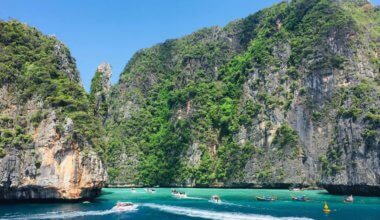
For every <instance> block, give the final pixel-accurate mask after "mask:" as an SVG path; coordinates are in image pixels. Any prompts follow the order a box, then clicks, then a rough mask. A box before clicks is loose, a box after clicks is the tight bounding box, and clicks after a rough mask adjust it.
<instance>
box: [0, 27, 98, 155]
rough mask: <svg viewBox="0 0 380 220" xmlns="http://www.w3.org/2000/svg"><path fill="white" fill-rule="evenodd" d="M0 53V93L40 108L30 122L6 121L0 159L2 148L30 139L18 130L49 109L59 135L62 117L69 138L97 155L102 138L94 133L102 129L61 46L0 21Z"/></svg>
mask: <svg viewBox="0 0 380 220" xmlns="http://www.w3.org/2000/svg"><path fill="white" fill-rule="evenodd" d="M0 51H1V53H0V85H1V88H2V89H7V90H8V91H11V92H12V93H13V94H14V96H15V98H16V100H13V101H14V102H16V103H20V104H22V103H27V102H34V104H36V103H39V104H38V105H39V108H40V109H39V110H38V111H37V112H36V113H35V114H33V115H31V117H30V118H25V117H15V118H13V119H12V118H11V119H10V120H12V123H11V124H9V123H8V125H9V126H6V127H3V126H2V130H1V132H0V138H1V139H0V155H2V154H3V153H1V152H3V150H2V148H5V147H9V148H11V147H17V146H24V145H28V144H29V143H30V142H31V137H29V136H28V135H24V131H23V129H22V128H25V127H27V125H28V124H33V125H38V124H39V122H41V121H42V120H43V119H44V118H45V117H46V115H47V114H48V111H49V109H54V111H55V113H56V114H57V117H58V118H59V122H60V123H61V124H59V125H58V126H57V128H56V129H57V131H59V132H63V131H62V129H63V124H62V123H64V121H65V118H66V117H68V118H71V119H72V120H73V121H74V130H75V136H76V137H74V138H77V139H80V140H84V141H88V142H90V143H92V144H94V146H95V147H96V148H97V150H98V151H99V152H100V151H102V148H103V147H104V146H102V143H103V141H101V138H100V137H101V135H102V133H101V132H99V131H101V130H102V128H101V126H100V124H99V122H98V120H97V119H96V118H95V117H94V114H93V112H92V111H91V106H90V104H89V100H88V97H87V96H88V95H87V94H86V92H85V91H84V89H83V87H82V86H81V82H80V79H79V73H78V71H77V69H76V66H75V60H74V59H73V58H72V57H71V55H70V52H69V50H68V49H67V48H66V47H65V46H64V45H63V44H62V43H61V42H59V41H58V40H57V39H56V38H55V37H52V36H51V37H47V36H45V35H43V34H42V33H41V32H39V31H37V30H36V29H35V28H31V27H29V26H27V25H26V24H23V23H20V22H18V21H15V20H11V21H7V22H5V21H0ZM9 107H10V106H1V107H0V108H3V109H6V108H9ZM0 110H2V109H0ZM19 114H21V113H19ZM4 123H7V121H6V120H5V119H3V118H1V119H0V124H4ZM19 128H20V129H19Z"/></svg>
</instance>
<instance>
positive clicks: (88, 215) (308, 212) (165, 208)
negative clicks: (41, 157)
mask: <svg viewBox="0 0 380 220" xmlns="http://www.w3.org/2000/svg"><path fill="white" fill-rule="evenodd" d="M181 190H183V191H185V192H186V193H187V194H188V196H189V198H187V199H176V198H174V197H173V196H172V195H171V192H170V189H163V188H159V189H157V192H156V193H154V194H149V193H146V192H145V191H144V190H143V189H137V192H136V193H132V192H131V191H130V189H104V190H103V194H102V196H101V197H99V198H98V199H97V200H96V201H94V202H93V203H89V204H85V203H75V204H17V205H15V204H9V205H0V219H59V218H72V219H160V220H163V219H257V220H261V219H331V220H333V219H345V220H347V219H355V220H358V219H380V197H375V198H367V197H355V202H354V204H344V203H343V202H342V200H343V198H344V197H342V196H332V195H328V194H327V193H326V192H325V191H303V192H290V191H288V190H253V189H181ZM212 195H219V196H220V197H221V199H222V201H223V202H222V203H220V204H215V203H212V202H210V201H209V199H210V197H211V196H212ZM262 195H274V196H277V197H278V199H279V200H278V201H275V202H259V201H256V200H255V196H262ZM291 195H306V196H308V197H310V198H311V201H309V202H296V201H291V199H290V196H291ZM117 201H130V202H133V203H136V204H138V207H137V209H136V210H134V211H128V212H115V211H112V210H111V209H112V207H113V206H114V205H115V203H116V202H117ZM325 201H326V202H327V203H328V204H329V206H330V209H331V210H333V211H332V213H331V214H330V215H325V214H323V213H322V207H323V203H324V202H325Z"/></svg>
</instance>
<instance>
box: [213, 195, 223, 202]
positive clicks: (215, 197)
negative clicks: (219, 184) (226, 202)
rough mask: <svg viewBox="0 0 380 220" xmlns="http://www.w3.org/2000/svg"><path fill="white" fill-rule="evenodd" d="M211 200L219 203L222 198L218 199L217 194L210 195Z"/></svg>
mask: <svg viewBox="0 0 380 220" xmlns="http://www.w3.org/2000/svg"><path fill="white" fill-rule="evenodd" d="M211 201H212V202H215V203H221V202H222V200H221V199H220V197H219V196H218V195H214V196H211Z"/></svg>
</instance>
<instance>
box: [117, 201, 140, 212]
mask: <svg viewBox="0 0 380 220" xmlns="http://www.w3.org/2000/svg"><path fill="white" fill-rule="evenodd" d="M136 208H137V205H135V204H133V203H131V202H117V203H116V205H115V206H114V207H113V208H112V210H115V211H120V212H124V211H131V210H134V209H136Z"/></svg>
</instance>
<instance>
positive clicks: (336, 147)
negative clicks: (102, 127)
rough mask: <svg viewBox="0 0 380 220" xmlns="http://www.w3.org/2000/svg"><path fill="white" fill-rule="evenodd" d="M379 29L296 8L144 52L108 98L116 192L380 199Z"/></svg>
mask: <svg viewBox="0 0 380 220" xmlns="http://www.w3.org/2000/svg"><path fill="white" fill-rule="evenodd" d="M379 18H380V16H379V9H378V8H375V7H374V6H372V5H371V4H370V3H369V2H368V1H365V0H339V1H338V0H307V1H306V0H293V1H289V2H288V3H280V4H277V5H275V6H273V7H271V8H268V9H265V10H262V11H260V12H258V13H256V14H254V15H251V16H249V17H247V18H245V19H242V20H239V21H235V22H233V23H231V24H229V25H227V26H226V27H224V28H219V27H214V28H209V29H202V30H200V31H197V32H195V33H193V34H191V35H189V36H186V37H184V38H181V39H176V40H169V41H166V42H164V43H162V44H159V45H157V46H154V47H152V48H149V49H145V50H142V51H139V52H138V53H137V54H136V55H135V56H134V57H133V58H132V59H131V61H130V62H129V63H128V64H127V66H126V68H125V70H124V72H123V73H122V74H121V78H120V81H119V83H118V84H117V85H115V86H114V87H113V88H112V92H111V95H110V101H109V103H110V107H109V117H108V119H107V121H106V129H107V134H108V137H109V138H110V143H109V145H110V148H109V149H107V163H108V166H109V169H108V170H109V174H110V182H111V183H114V184H122V183H127V184H141V185H156V184H160V185H187V186H228V187H234V186H235V187H239V186H250V187H289V186H291V185H295V184H296V185H305V186H308V185H317V184H319V185H323V186H325V187H326V188H327V189H328V190H329V191H330V192H334V193H339V192H343V190H344V191H345V192H350V191H351V192H352V193H356V194H366V195H368V194H371V195H378V194H379V189H380V170H379V168H380V164H379V163H380V161H379V153H380V151H379V132H380V130H379V110H378V109H379V105H380V103H379V102H380V99H379V91H380V90H379V58H378V51H379V45H378V42H379V36H380V34H379V32H378V25H379V21H380V19H379Z"/></svg>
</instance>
